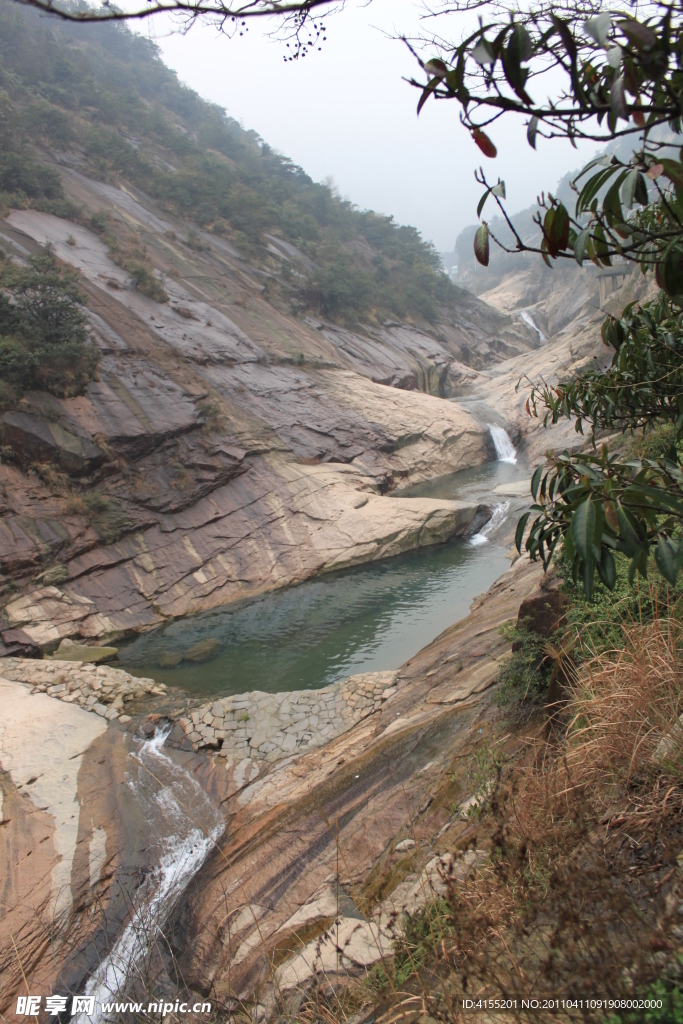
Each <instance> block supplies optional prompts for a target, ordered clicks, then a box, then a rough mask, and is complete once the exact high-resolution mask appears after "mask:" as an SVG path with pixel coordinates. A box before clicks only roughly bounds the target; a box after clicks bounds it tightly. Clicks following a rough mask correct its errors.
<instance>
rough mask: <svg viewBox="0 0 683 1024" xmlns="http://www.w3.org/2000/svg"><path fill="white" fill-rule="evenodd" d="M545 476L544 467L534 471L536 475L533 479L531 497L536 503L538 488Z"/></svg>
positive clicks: (538, 467)
mask: <svg viewBox="0 0 683 1024" xmlns="http://www.w3.org/2000/svg"><path fill="white" fill-rule="evenodd" d="M542 475H543V466H537V467H536V469H535V470H534V475H533V476H532V478H531V496H532V498H533V499H534V501H536V495H537V494H538V486H539V484H540V482H541V477H542Z"/></svg>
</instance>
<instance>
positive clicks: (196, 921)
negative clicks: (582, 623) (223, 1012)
mask: <svg viewBox="0 0 683 1024" xmlns="http://www.w3.org/2000/svg"><path fill="white" fill-rule="evenodd" d="M540 574H541V570H540V567H539V565H537V564H536V565H535V564H530V563H528V562H525V561H523V560H521V559H520V560H519V561H518V562H517V563H516V564H515V566H514V567H513V569H512V570H510V572H508V573H507V574H506V575H505V576H504V577H502V578H501V580H500V581H499V582H498V583H496V584H495V585H494V586H493V587H492V588H491V590H490V591H489V592H488V594H487V595H485V597H484V598H483V599H481V600H480V601H479V602H478V603H477V605H476V606H475V607H474V608H473V610H472V613H471V614H470V616H469V617H468V618H467V619H465V620H463V621H462V622H461V623H458V624H457V625H456V626H454V627H452V628H451V629H449V630H447V631H446V632H444V633H443V634H442V635H441V636H440V637H439V638H438V639H437V640H436V641H434V643H433V644H431V645H430V646H429V647H427V648H425V650H423V651H422V652H420V653H419V654H418V655H417V656H416V657H415V658H413V659H411V661H410V662H408V663H407V664H406V665H403V666H402V667H401V668H400V669H399V670H398V672H396V673H394V672H391V673H369V674H366V675H365V676H360V677H355V678H350V679H347V680H345V681H343V682H341V683H339V684H337V685H336V686H334V687H328V688H327V689H326V690H321V691H318V692H317V693H316V692H309V691H306V692H303V693H298V694H277V695H263V696H265V697H266V698H267V699H268V700H270V701H271V703H272V709H271V714H270V716H269V715H267V714H265V713H261V711H262V709H260V699H261V695H258V694H249V695H246V697H243V698H241V699H240V698H233V699H232V701H229V700H227V701H226V700H220V701H214V702H211V704H210V705H205V706H204V707H202V708H199V709H197V710H198V711H199V712H201V713H202V715H203V717H204V718H205V717H206V716H207V715H208V714H209V713H210V714H211V721H212V723H213V721H214V719H219V720H221V721H223V722H224V723H225V722H226V721H227V720H230V719H231V720H232V721H234V720H235V719H237V723H238V725H239V718H240V717H242V716H243V715H244V714H245V713H246V714H248V713H249V712H251V711H253V712H254V718H255V721H254V725H255V727H256V729H260V730H261V732H262V733H263V740H262V742H260V743H258V745H257V744H256V743H255V742H250V743H249V746H248V752H249V756H245V757H243V758H242V759H241V760H239V761H237V760H236V758H237V756H238V755H239V753H241V752H242V750H241V749H239V750H238V745H237V743H234V741H232V740H231V739H230V737H229V736H226V737H225V738H224V739H223V749H222V750H220V751H215V750H214V751H211V752H210V753H203V754H199V755H197V754H195V753H192V752H190V751H188V752H185V753H183V752H182V751H179V750H171V751H167V752H163V753H158V754H156V755H155V756H154V760H153V761H152V762H151V764H152V767H151V772H144V771H141V770H140V768H139V765H140V756H141V750H142V746H141V744H142V741H141V740H138V739H136V738H134V736H133V735H132V734H131V733H130V732H128V733H127V732H124V731H123V730H122V729H121V727H120V725H119V724H118V722H117V721H115V720H113V721H110V722H109V723H107V722H106V720H105V718H104V717H102V716H101V715H98V714H97V713H94V714H92V713H91V714H88V713H87V712H86V710H85V709H84V708H83V707H79V706H78V702H77V699H76V698H74V699H72V700H69V699H68V698H67V697H66V696H65V691H64V690H62V689H61V686H62V684H61V683H56V682H52V680H53V679H54V675H55V673H68V680H69V684H71V683H75V682H78V683H79V687H78V689H79V690H80V692H81V693H83V692H84V687H86V686H91V687H94V686H95V684H96V683H98V682H100V680H101V681H102V687H101V689H100V690H98V691H97V692H98V693H102V691H103V690H104V689H105V688H106V689H107V695H108V696H111V695H113V694H114V693H116V695H117V696H116V697H115V698H114V700H113V701H112V704H115V702H116V700H117V699H118V697H119V696H120V695H123V696H124V697H125V694H126V692H128V688H129V687H130V686H133V687H135V686H137V687H139V688H140V690H141V691H142V690H144V689H145V688H146V684H145V681H144V680H130V679H129V680H128V682H127V681H126V679H124V676H125V673H121V672H117V671H116V670H113V669H111V668H109V667H108V666H99V667H97V668H96V667H94V666H85V665H78V664H77V663H64V664H61V665H60V664H59V663H57V662H38V661H31V660H23V661H21V660H10V659H6V661H5V662H4V663H3V664H4V665H6V666H7V669H8V674H9V673H10V672H11V674H12V675H14V676H15V677H16V680H24V681H23V682H22V681H15V680H10V679H7V678H4V679H0V711H1V712H2V713H1V714H0V767H1V768H2V770H3V772H2V775H1V776H0V793H2V801H1V803H0V808H1V809H2V822H3V823H2V827H0V847H2V849H0V853H2V854H3V856H2V859H0V881H1V883H2V884H1V885H0V1012H3V1013H4V1012H6V1011H7V1009H8V1008H9V1007H10V1006H11V1005H12V1002H13V1000H14V999H16V995H17V994H18V993H19V992H20V991H22V986H23V984H24V982H23V978H22V974H21V970H20V968H19V962H18V959H17V956H16V955H15V954H14V950H13V946H12V941H11V939H12V937H14V939H15V941H16V944H17V952H18V955H19V958H20V960H21V964H22V965H23V969H24V973H25V974H26V976H27V978H28V980H29V983H30V985H31V986H32V990H33V989H35V990H36V991H46V992H47V991H50V992H63V991H64V992H66V991H82V987H83V984H84V982H85V979H86V978H87V977H88V976H89V975H91V974H92V972H93V971H94V970H95V969H96V968H97V967H98V965H99V963H100V962H101V957H102V952H103V951H106V950H109V949H112V947H113V946H114V945H115V943H116V941H117V937H118V936H120V935H121V932H122V928H123V927H124V925H125V923H126V921H127V920H128V918H129V917H130V912H131V907H132V906H133V905H134V903H135V901H136V900H137V901H139V900H140V899H141V898H144V896H145V887H144V885H143V884H141V883H142V881H143V880H144V879H145V878H149V879H151V880H152V892H153V891H154V889H153V886H154V884H157V882H156V879H157V878H158V874H157V873H155V871H154V868H155V861H154V859H153V857H152V854H151V853H150V847H151V845H152V839H153V838H157V837H158V836H157V833H158V820H157V818H156V817H154V815H158V813H159V810H160V809H163V808H171V810H172V811H173V814H172V816H171V818H169V819H168V820H165V821H164V822H163V824H164V825H165V827H166V828H167V829H168V830H169V831H168V832H166V833H165V835H166V836H167V837H168V842H169V843H171V849H174V848H175V847H173V838H172V837H173V835H174V834H175V831H174V830H177V829H178V827H179V826H182V825H183V822H182V821H180V820H179V819H180V818H182V817H183V815H182V813H181V812H182V807H183V804H184V802H185V801H186V800H187V799H188V796H187V793H189V794H190V795H191V794H192V793H194V794H195V795H194V796H193V797H192V796H191V799H192V800H193V803H192V806H191V814H192V823H194V821H195V819H196V817H197V814H198V813H199V811H198V809H197V807H198V803H199V801H198V799H197V796H198V794H197V792H196V787H197V782H199V783H201V784H202V786H203V787H204V793H205V794H208V798H207V799H208V800H209V801H210V804H211V806H212V807H213V808H214V812H213V813H214V815H215V813H216V812H215V808H216V807H218V806H220V808H221V814H222V816H223V817H225V818H227V819H228V828H227V829H226V834H225V837H223V838H221V836H220V833H219V832H218V831H215V830H214V831H213V832H211V835H215V837H216V838H215V839H213V840H212V841H211V844H210V845H211V846H213V849H214V854H213V856H211V857H210V858H209V859H208V860H207V862H206V864H205V866H204V867H203V868H202V869H201V871H200V873H199V874H198V875H196V876H195V878H194V880H193V884H192V886H191V887H189V888H188V889H186V890H184V892H183V894H179V893H173V894H172V896H171V895H170V896H169V900H168V901H167V902H168V903H171V902H172V900H175V899H179V902H178V905H177V910H176V914H175V917H174V918H173V920H172V921H171V922H169V924H168V927H165V929H164V933H165V934H167V935H168V936H169V938H170V940H171V941H172V942H173V943H174V946H175V948H176V949H177V951H178V953H179V957H180V960H179V964H178V967H179V969H180V970H181V971H182V975H183V978H184V981H185V983H186V984H187V985H188V986H189V987H190V989H191V990H193V991H196V992H198V993H205V994H207V995H208V993H211V999H212V1001H213V1002H216V1001H218V1002H219V1003H220V1004H221V1005H222V1006H229V1005H230V1000H231V999H233V998H235V997H238V998H242V999H255V998H258V999H260V1000H261V1001H263V1002H264V1003H265V1004H266V1006H268V1005H271V1004H272V1003H273V1001H275V1000H276V999H279V997H280V996H279V995H278V993H280V994H284V995H285V996H287V998H289V994H291V995H292V996H293V997H295V996H296V991H297V990H298V989H300V987H301V986H307V985H309V984H311V983H313V982H314V981H315V976H316V972H317V971H318V970H323V971H325V972H326V974H328V975H329V974H334V973H335V972H336V970H337V969H338V968H337V945H338V942H337V936H338V935H339V936H341V937H343V947H342V953H341V956H340V958H339V969H340V970H341V971H342V973H346V972H348V971H351V972H352V973H353V972H360V973H362V972H363V971H364V970H365V969H367V967H369V966H370V965H371V964H373V963H375V962H376V961H377V960H379V959H381V956H382V955H384V953H386V952H388V951H389V950H390V947H391V942H392V939H393V937H394V935H395V933H396V929H397V927H400V922H401V919H402V915H403V914H404V913H405V912H407V911H411V910H415V909H416V908H417V907H419V906H420V905H421V904H422V903H423V902H424V900H425V899H429V898H433V896H434V894H437V895H438V894H439V893H442V892H444V891H445V886H446V884H447V881H448V880H449V879H454V880H457V879H458V878H462V877H463V876H464V874H465V873H466V872H467V871H468V870H469V869H470V868H471V866H472V865H473V864H474V863H475V862H476V860H477V859H478V858H479V857H480V856H482V855H483V854H482V852H481V851H477V852H475V851H472V850H468V844H467V832H468V828H469V822H468V819H467V816H466V813H465V811H466V808H467V806H468V797H469V796H470V795H471V793H472V789H473V788H475V787H474V786H473V785H472V780H470V779H469V777H468V775H467V764H468V758H470V757H471V756H472V754H473V752H474V751H475V750H476V749H477V744H480V743H481V742H487V737H488V736H489V733H490V730H491V722H492V720H493V716H494V711H493V709H492V708H491V702H490V698H489V694H490V688H491V685H492V683H493V682H494V681H495V679H496V676H497V673H498V671H499V668H500V665H501V664H502V662H503V660H504V659H505V658H506V657H507V655H508V644H507V643H506V642H505V640H504V638H503V637H502V636H501V633H500V625H501V623H502V622H505V621H509V620H510V619H514V616H515V615H516V613H517V608H518V606H519V603H520V601H521V600H522V599H524V598H525V597H527V596H528V595H529V594H532V593H534V591H535V588H536V585H537V581H538V578H539V576H540ZM48 676H50V680H51V681H50V684H49V686H48ZM43 687H45V691H44V692H42V691H43ZM67 691H68V693H69V696H71V695H72V694H74V693H75V692H76V691H75V690H73V689H72V690H69V689H68V685H67ZM160 702H163V698H160ZM287 703H288V704H289V709H288V708H287V707H286V704H287ZM218 705H220V706H218ZM297 705H298V706H299V707H300V708H301V710H302V712H303V713H304V714H305V715H306V717H307V722H308V728H309V731H310V733H311V738H312V742H309V741H308V740H306V741H305V742H304V743H302V744H301V745H300V746H295V747H294V749H293V750H292V751H291V752H289V751H287V749H286V743H285V742H282V746H281V749H279V750H278V751H277V752H275V751H274V750H269V749H268V747H267V744H268V743H269V742H275V739H276V737H277V736H278V734H279V733H281V734H282V740H283V741H286V739H287V736H292V735H294V734H295V733H297V734H298V723H297V721H296V720H297V717H298V715H297V712H295V711H294V708H295V707H296V706H297ZM86 706H87V700H86ZM110 706H111V705H110ZM243 707H244V709H245V710H242V708H243ZM316 707H318V712H317V724H316V723H314V721H313V720H314V718H315V717H316ZM221 711H222V712H223V714H222V715H221V714H220V712H221ZM237 712H239V714H237ZM257 712H258V714H257ZM185 717H186V719H187V722H192V716H191V714H190V715H186V716H185ZM276 719H277V722H276V721H275V720H276ZM287 721H288V722H289V723H290V727H289V728H288V727H287V725H286V722H287ZM193 724H196V723H193ZM205 724H206V723H205ZM276 725H277V729H278V732H273V729H274V728H275V726H276ZM314 727H315V728H316V729H318V730H319V734H320V735H319V739H320V741H321V742H320V743H319V742H318V741H317V740H316V737H315V735H314ZM128 728H130V725H129V726H128ZM211 728H214V726H213V725H212V726H211ZM223 731H225V732H226V733H230V734H234V732H236V730H233V729H230V728H227V729H226V728H225V726H224V730H223ZM175 732H176V733H179V734H180V735H181V736H184V735H185V733H184V732H183V728H182V725H181V726H176V730H175ZM174 735H175V734H174ZM269 737H270V739H269ZM257 738H258V737H256V736H255V731H252V734H251V739H252V740H255V739H257ZM278 742H281V741H280V740H278ZM231 743H234V747H233V746H231ZM167 755H168V756H167ZM170 755H173V758H174V762H173V763H172V762H171V756H170ZM283 755H284V756H283ZM174 764H175V767H174ZM136 772H137V774H136ZM164 772H167V773H169V774H166V775H164ZM179 772H181V773H182V774H179ZM150 775H151V777H152V779H153V782H154V783H155V784H161V790H160V797H159V798H157V797H154V799H152V800H149V799H147V800H145V793H144V788H145V785H147V784H150V781H149V776H150ZM477 778H478V776H477ZM183 779H184V780H186V783H185V785H189V783H188V782H187V780H190V782H191V786H193V787H195V788H194V789H192V788H190V789H188V790H187V793H186V792H185V790H184V789H183V788H182V786H183ZM131 781H132V782H134V785H131ZM476 785H479V783H476ZM164 794H166V795H164ZM170 794H176V795H177V796H178V801H179V803H178V805H176V804H175V803H174V801H173V800H170V801H169V799H167V797H168V796H169V795H170ZM161 797H163V799H161ZM219 817H220V816H219ZM192 827H193V828H194V827H195V826H194V824H192ZM207 835H208V833H207ZM196 836H197V839H196V840H194V839H193V844H194V845H196V842H198V841H200V840H201V841H202V842H204V841H206V842H208V840H206V838H205V837H202V834H201V832H197V833H196ZM161 849H162V850H163V849H165V847H164V846H163V844H162V845H161ZM188 850H189V848H188ZM181 852H182V851H181ZM185 852H188V851H185ZM29 855H30V856H29ZM157 855H158V851H157ZM156 863H157V864H158V861H157V862H156ZM337 872H338V874H339V889H338V890H337ZM273 965H275V967H276V971H277V973H276V976H274V975H273Z"/></svg>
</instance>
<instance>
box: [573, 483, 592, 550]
mask: <svg viewBox="0 0 683 1024" xmlns="http://www.w3.org/2000/svg"><path fill="white" fill-rule="evenodd" d="M571 531H572V540H573V541H574V546H575V548H576V550H577V552H578V553H579V555H580V556H581V558H582V559H583V561H584V562H585V564H586V565H589V564H592V562H593V550H592V545H593V534H594V533H595V506H594V505H593V502H592V501H591V499H590V498H586V500H585V501H584V503H583V504H582V505H579V507H578V508H577V510H576V512H575V513H574V515H573V516H572V525H571Z"/></svg>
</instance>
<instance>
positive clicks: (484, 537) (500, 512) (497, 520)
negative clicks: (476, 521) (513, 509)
mask: <svg viewBox="0 0 683 1024" xmlns="http://www.w3.org/2000/svg"><path fill="white" fill-rule="evenodd" d="M509 509H510V502H509V501H504V502H503V503H502V504H501V505H495V506H494V508H493V513H492V514H491V518H490V519H489V521H488V523H486V524H485V525H484V526H482V528H481V530H480V531H479V533H475V535H474V537H470V546H471V547H473V548H476V547H479V545H480V544H488V539H489V534H490V533H493V531H494V530H497V529H498V527H499V526H500V525H501V524H502V523H504V522H505V520H506V518H507V514H508V511H509Z"/></svg>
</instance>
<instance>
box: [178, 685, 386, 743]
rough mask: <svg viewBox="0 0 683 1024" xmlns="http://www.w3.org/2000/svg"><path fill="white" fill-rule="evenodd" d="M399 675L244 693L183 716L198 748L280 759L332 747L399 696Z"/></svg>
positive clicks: (184, 722) (180, 720)
mask: <svg viewBox="0 0 683 1024" xmlns="http://www.w3.org/2000/svg"><path fill="white" fill-rule="evenodd" d="M395 678H396V673H395V672H366V673H364V674H362V675H356V676H348V677H347V678H346V679H341V680H340V681H339V682H337V683H333V684H332V685H331V686H326V687H325V688H324V689H321V690H296V691H294V692H293V693H262V692H260V691H258V690H255V691H253V692H252V693H242V694H239V695H237V696H231V697H222V698H220V699H217V700H213V701H209V702H208V703H206V704H204V705H203V706H202V707H200V708H197V709H196V711H192V712H191V714H190V715H188V716H187V717H185V718H180V719H179V720H178V721H179V725H181V726H182V728H183V729H184V730H185V734H186V736H187V737H188V739H189V740H190V742H191V743H192V746H193V747H194V749H195V750H198V749H199V748H200V747H220V748H221V749H222V752H223V753H224V754H226V755H227V756H228V757H229V758H231V759H234V760H241V759H243V758H252V759H254V760H261V761H263V760H265V761H277V760H278V759H279V758H281V757H287V756H288V755H290V754H298V753H302V752H304V751H306V750H311V749H313V748H314V747H320V746H322V745H323V744H325V743H329V742H330V740H333V739H334V738H335V737H336V736H339V735H341V733H343V732H346V730H347V729H350V728H351V726H353V725H355V724H356V723H357V722H360V721H361V719H363V718H367V716H368V715H370V714H372V712H373V711H379V709H380V708H381V707H382V705H383V704H384V703H385V702H386V701H388V700H391V698H392V697H393V696H394V694H395V693H396V687H395V686H394V685H393V684H394V680H395Z"/></svg>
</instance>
